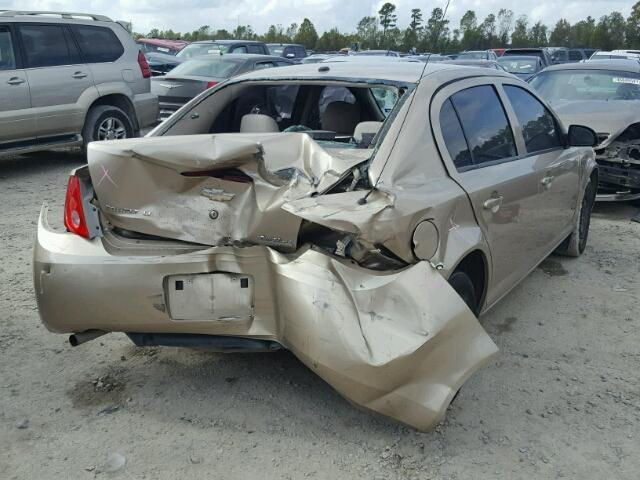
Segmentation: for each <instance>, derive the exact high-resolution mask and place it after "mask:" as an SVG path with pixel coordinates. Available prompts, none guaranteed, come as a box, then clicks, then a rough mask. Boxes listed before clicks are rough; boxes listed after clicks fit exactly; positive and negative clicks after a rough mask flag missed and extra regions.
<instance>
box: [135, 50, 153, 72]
mask: <svg viewBox="0 0 640 480" xmlns="http://www.w3.org/2000/svg"><path fill="white" fill-rule="evenodd" d="M138 65H140V71H141V72H142V78H149V77H150V76H151V67H149V62H147V57H145V56H144V53H142V50H138Z"/></svg>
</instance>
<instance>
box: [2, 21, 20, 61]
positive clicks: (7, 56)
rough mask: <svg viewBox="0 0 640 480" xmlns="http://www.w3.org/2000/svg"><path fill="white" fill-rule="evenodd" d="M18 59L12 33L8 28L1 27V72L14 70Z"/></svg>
mask: <svg viewBox="0 0 640 480" xmlns="http://www.w3.org/2000/svg"><path fill="white" fill-rule="evenodd" d="M15 68H16V57H15V52H14V50H13V42H12V41H11V32H10V31H9V29H8V28H7V27H0V70H14V69H15Z"/></svg>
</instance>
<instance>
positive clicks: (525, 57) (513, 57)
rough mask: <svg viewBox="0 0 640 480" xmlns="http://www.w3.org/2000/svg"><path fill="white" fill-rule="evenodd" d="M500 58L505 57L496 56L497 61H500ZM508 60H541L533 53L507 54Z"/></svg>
mask: <svg viewBox="0 0 640 480" xmlns="http://www.w3.org/2000/svg"><path fill="white" fill-rule="evenodd" d="M501 58H505V57H498V62H499V61H500V59H501ZM506 58H509V61H510V62H511V61H513V60H536V61H539V62H541V61H542V60H540V57H535V56H533V55H509V57H506Z"/></svg>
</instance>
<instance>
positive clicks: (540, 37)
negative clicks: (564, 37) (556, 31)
mask: <svg viewBox="0 0 640 480" xmlns="http://www.w3.org/2000/svg"><path fill="white" fill-rule="evenodd" d="M547 42H548V39H547V26H546V25H543V23H542V22H540V21H538V22H536V23H535V24H534V25H533V26H532V27H531V30H529V45H533V46H536V47H546V46H547Z"/></svg>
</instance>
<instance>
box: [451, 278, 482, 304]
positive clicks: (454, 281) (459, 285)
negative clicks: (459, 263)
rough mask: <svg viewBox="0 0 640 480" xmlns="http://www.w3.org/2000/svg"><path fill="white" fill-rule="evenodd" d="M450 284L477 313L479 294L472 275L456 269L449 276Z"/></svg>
mask: <svg viewBox="0 0 640 480" xmlns="http://www.w3.org/2000/svg"><path fill="white" fill-rule="evenodd" d="M449 285H451V287H452V288H453V289H454V290H455V291H456V293H457V294H458V295H460V298H462V300H463V301H464V303H466V304H467V307H469V309H470V310H471V311H472V312H473V313H474V314H476V315H477V310H478V296H477V294H476V288H475V287H474V285H473V281H472V280H471V277H469V275H467V274H466V273H465V272H463V271H456V272H453V273H452V274H451V276H450V277H449Z"/></svg>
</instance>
